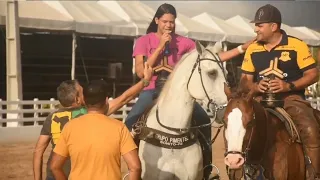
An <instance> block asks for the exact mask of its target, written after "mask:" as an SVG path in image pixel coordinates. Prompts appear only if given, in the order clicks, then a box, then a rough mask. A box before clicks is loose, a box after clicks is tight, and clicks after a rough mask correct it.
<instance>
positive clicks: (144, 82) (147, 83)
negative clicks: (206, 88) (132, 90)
mask: <svg viewBox="0 0 320 180" xmlns="http://www.w3.org/2000/svg"><path fill="white" fill-rule="evenodd" d="M142 82H143V87H147V86H149V84H150V81H148V80H145V79H142Z"/></svg>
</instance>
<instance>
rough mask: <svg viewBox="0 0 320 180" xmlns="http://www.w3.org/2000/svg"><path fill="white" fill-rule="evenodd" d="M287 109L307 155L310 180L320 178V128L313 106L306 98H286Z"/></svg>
mask: <svg viewBox="0 0 320 180" xmlns="http://www.w3.org/2000/svg"><path fill="white" fill-rule="evenodd" d="M284 108H285V110H286V111H287V112H288V113H289V114H290V115H291V117H292V119H293V121H294V123H295V125H296V127H297V129H298V131H299V134H300V138H301V141H302V144H303V147H304V151H305V155H306V156H307V158H306V159H307V162H306V165H307V174H308V178H307V179H308V180H314V179H318V178H320V129H319V124H318V122H317V120H316V118H315V116H314V114H313V109H312V107H311V106H310V105H309V104H308V103H307V102H306V101H304V100H300V99H298V100H296V99H295V100H286V101H285V106H284Z"/></svg>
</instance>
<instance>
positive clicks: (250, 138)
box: [224, 105, 269, 164]
mask: <svg viewBox="0 0 320 180" xmlns="http://www.w3.org/2000/svg"><path fill="white" fill-rule="evenodd" d="M252 109H253V112H254V105H252ZM263 112H264V115H265V118H266V133H267V135H266V137H267V139H266V141H265V144H264V150H263V154H262V156H261V158H260V160H259V161H258V164H260V163H261V161H262V160H263V156H264V154H265V153H266V151H267V143H268V141H269V136H268V129H269V127H268V124H269V123H268V122H267V120H268V118H269V116H268V113H267V110H266V109H263ZM256 121H257V119H256V116H255V112H254V114H253V119H252V122H254V123H253V124H252V126H251V133H250V137H249V141H248V144H247V146H246V148H245V150H244V151H242V152H240V151H227V152H226V153H225V154H224V156H225V157H226V156H227V155H228V154H240V155H241V156H242V157H244V160H245V162H246V161H247V159H248V153H249V151H250V149H251V140H252V134H253V132H254V131H255V128H256Z"/></svg>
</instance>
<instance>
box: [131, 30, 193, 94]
mask: <svg viewBox="0 0 320 180" xmlns="http://www.w3.org/2000/svg"><path fill="white" fill-rule="evenodd" d="M159 43H160V39H159V38H158V37H157V35H156V34H155V33H149V34H147V35H144V36H141V37H140V38H138V39H137V41H136V45H135V47H134V49H133V55H132V56H133V57H135V56H136V55H143V56H145V57H147V58H148V57H149V56H151V55H152V53H153V52H154V51H155V49H156V48H157V47H158V45H159ZM194 48H195V43H194V42H193V41H192V40H191V39H189V38H186V37H183V36H180V35H178V34H174V35H172V40H171V42H170V45H169V49H170V54H169V56H168V63H169V65H170V66H172V67H174V66H175V65H176V64H177V62H178V61H179V60H180V59H181V57H182V56H183V55H184V54H186V53H188V52H190V51H192V50H193V49H194ZM162 58H163V55H162V53H160V55H159V57H158V59H157V63H156V64H155V65H154V67H155V66H157V64H159V63H160V62H161V60H162ZM156 79H157V76H153V77H152V79H151V81H150V85H149V86H148V87H146V88H144V90H148V89H154V88H155V80H156Z"/></svg>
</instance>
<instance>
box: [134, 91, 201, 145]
mask: <svg viewBox="0 0 320 180" xmlns="http://www.w3.org/2000/svg"><path fill="white" fill-rule="evenodd" d="M156 102H157V97H156V98H155V99H153V103H152V105H151V106H149V107H148V108H147V109H146V110H145V111H144V112H143V114H142V115H141V116H140V117H139V118H138V121H137V122H136V123H135V124H134V125H133V127H132V133H133V134H134V141H135V143H136V144H137V146H139V143H140V140H143V141H145V142H148V143H150V144H153V145H155V146H158V147H163V148H169V149H182V148H185V147H188V146H190V145H192V144H194V143H196V142H197V140H198V131H197V130H196V129H195V130H190V131H188V132H185V133H182V134H179V135H175V134H169V133H165V132H162V131H159V130H157V129H153V128H150V127H147V125H146V124H147V118H148V116H149V114H150V111H151V110H152V108H153V107H154V105H155V104H156Z"/></svg>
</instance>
